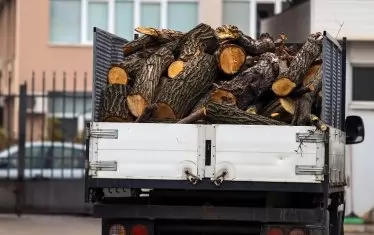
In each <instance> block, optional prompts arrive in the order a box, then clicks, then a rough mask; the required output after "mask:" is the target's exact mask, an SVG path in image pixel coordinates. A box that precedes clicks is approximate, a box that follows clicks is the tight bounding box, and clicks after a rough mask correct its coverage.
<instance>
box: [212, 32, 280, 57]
mask: <svg viewBox="0 0 374 235" xmlns="http://www.w3.org/2000/svg"><path fill="white" fill-rule="evenodd" d="M216 35H217V37H218V38H219V39H220V40H233V41H234V42H235V44H238V45H239V46H241V47H242V48H243V49H244V50H245V52H246V53H247V54H249V55H261V54H263V53H265V52H275V43H274V40H273V38H272V37H271V36H270V35H269V34H268V33H263V34H261V35H260V38H259V39H258V40H255V39H253V38H251V37H249V36H247V35H245V34H244V33H243V32H242V31H240V30H239V29H238V27H236V26H234V25H223V26H221V27H218V28H217V29H216Z"/></svg>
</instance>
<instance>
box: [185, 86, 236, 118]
mask: <svg viewBox="0 0 374 235" xmlns="http://www.w3.org/2000/svg"><path fill="white" fill-rule="evenodd" d="M209 101H213V102H215V103H218V104H232V105H235V104H236V98H235V96H234V95H233V94H232V93H230V92H227V91H224V90H220V89H216V88H215V87H214V88H212V89H210V90H209V91H208V92H207V93H206V94H205V95H204V96H203V97H202V98H201V99H200V100H199V101H198V102H197V103H196V105H195V106H194V108H193V109H192V111H191V112H195V111H197V110H199V109H201V108H202V107H204V106H205V104H207V103H208V102H209Z"/></svg>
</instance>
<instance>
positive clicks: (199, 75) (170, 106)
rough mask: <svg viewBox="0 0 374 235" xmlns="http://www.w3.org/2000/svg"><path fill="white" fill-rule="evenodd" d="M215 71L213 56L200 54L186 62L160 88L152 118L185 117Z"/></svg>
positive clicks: (210, 82) (204, 90)
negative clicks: (179, 70) (156, 106)
mask: <svg viewBox="0 0 374 235" xmlns="http://www.w3.org/2000/svg"><path fill="white" fill-rule="evenodd" d="M216 73H217V65H216V63H215V60H214V57H213V56H211V55H209V54H202V55H198V56H195V57H193V58H192V59H191V60H190V61H188V62H186V65H185V69H183V71H182V73H180V74H178V75H177V76H176V77H175V78H174V79H170V80H168V81H167V82H166V83H165V85H164V86H163V87H162V88H161V90H160V92H159V93H158V95H157V97H156V98H155V101H154V102H155V103H157V104H158V105H159V109H158V110H156V111H155V112H154V115H153V117H154V118H159V119H163V118H174V119H180V118H183V117H185V115H187V114H188V113H189V112H190V111H191V109H192V108H193V106H194V105H195V104H196V102H197V101H199V99H200V98H202V96H203V95H204V94H205V93H206V92H207V91H208V89H209V87H210V86H211V85H212V82H213V80H214V78H215V76H216Z"/></svg>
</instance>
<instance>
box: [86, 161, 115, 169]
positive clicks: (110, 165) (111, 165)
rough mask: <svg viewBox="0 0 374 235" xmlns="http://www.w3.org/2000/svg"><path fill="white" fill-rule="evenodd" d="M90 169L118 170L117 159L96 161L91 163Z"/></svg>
mask: <svg viewBox="0 0 374 235" xmlns="http://www.w3.org/2000/svg"><path fill="white" fill-rule="evenodd" d="M89 167H90V168H89V169H90V170H93V171H117V162H116V161H95V162H90V163H89Z"/></svg>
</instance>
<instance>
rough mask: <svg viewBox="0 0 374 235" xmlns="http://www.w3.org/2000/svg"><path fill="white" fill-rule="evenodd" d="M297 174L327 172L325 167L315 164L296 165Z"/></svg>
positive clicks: (320, 173)
mask: <svg viewBox="0 0 374 235" xmlns="http://www.w3.org/2000/svg"><path fill="white" fill-rule="evenodd" d="M295 173H296V175H323V174H325V167H319V166H313V165H296V169H295Z"/></svg>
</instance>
